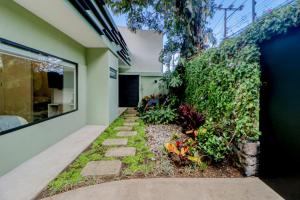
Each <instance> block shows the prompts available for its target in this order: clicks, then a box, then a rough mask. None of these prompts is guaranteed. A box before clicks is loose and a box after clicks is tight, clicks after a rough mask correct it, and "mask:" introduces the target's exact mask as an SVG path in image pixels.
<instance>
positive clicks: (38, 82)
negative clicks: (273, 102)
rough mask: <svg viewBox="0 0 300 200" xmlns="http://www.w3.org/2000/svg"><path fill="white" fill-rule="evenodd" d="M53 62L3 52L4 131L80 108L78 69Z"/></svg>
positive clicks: (0, 100)
mask: <svg viewBox="0 0 300 200" xmlns="http://www.w3.org/2000/svg"><path fill="white" fill-rule="evenodd" d="M51 59H52V58H51ZM51 59H49V58H48V57H47V59H46V60H45V59H44V60H43V59H39V60H33V59H29V58H25V57H20V56H16V55H11V54H8V53H1V52H0V132H2V131H5V130H9V129H12V128H16V127H18V126H21V125H25V124H28V123H34V122H38V121H41V120H45V119H47V118H49V117H53V116H56V115H60V114H63V113H66V112H70V111H72V110H74V109H76V106H75V105H76V102H75V101H76V98H75V97H76V94H75V92H76V88H75V87H76V84H75V83H76V67H75V66H73V65H70V64H69V63H68V64H64V63H63V62H62V61H61V60H58V59H54V58H53V59H52V60H51Z"/></svg>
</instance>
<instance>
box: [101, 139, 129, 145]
mask: <svg viewBox="0 0 300 200" xmlns="http://www.w3.org/2000/svg"><path fill="white" fill-rule="evenodd" d="M127 143H128V140H127V139H106V140H104V141H103V143H102V145H103V146H114V145H115V146H124V145H127Z"/></svg>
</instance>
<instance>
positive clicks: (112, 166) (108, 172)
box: [81, 108, 139, 177]
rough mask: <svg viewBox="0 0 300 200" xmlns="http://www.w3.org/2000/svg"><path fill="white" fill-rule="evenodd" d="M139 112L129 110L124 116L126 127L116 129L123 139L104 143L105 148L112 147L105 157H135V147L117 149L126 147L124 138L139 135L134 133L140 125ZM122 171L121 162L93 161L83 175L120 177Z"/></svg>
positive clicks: (108, 140)
mask: <svg viewBox="0 0 300 200" xmlns="http://www.w3.org/2000/svg"><path fill="white" fill-rule="evenodd" d="M137 115H138V112H137V111H136V110H135V109H134V108H128V109H127V111H126V112H125V114H124V117H125V120H124V125H123V126H119V127H116V128H115V129H114V130H116V131H118V132H117V137H122V138H108V139H106V140H104V141H103V143H102V145H103V146H111V147H112V148H110V149H108V150H107V152H106V153H105V157H115V158H120V157H124V156H134V155H135V153H136V149H135V148H134V147H116V146H126V145H127V143H128V139H127V138H124V137H131V136H135V135H137V132H136V131H133V127H134V126H136V125H138V124H139V123H138V122H137V120H138V119H139V117H137ZM121 169H122V162H121V161H120V160H103V161H91V162H89V163H88V164H87V165H86V166H85V167H84V168H83V170H82V171H81V175H82V176H84V177H93V176H94V177H115V176H119V175H120V173H121Z"/></svg>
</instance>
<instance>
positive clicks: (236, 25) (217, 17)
mask: <svg viewBox="0 0 300 200" xmlns="http://www.w3.org/2000/svg"><path fill="white" fill-rule="evenodd" d="M290 1H292V0H256V2H257V4H256V13H257V16H258V17H259V16H261V15H263V14H264V13H266V12H269V11H270V10H271V9H274V8H276V7H278V6H280V5H282V4H285V3H288V2H290ZM215 3H216V4H217V5H220V4H222V5H223V7H228V6H230V5H233V6H234V7H239V6H241V5H244V8H243V9H242V10H241V11H237V12H235V13H233V14H232V12H231V11H229V12H228V15H227V16H230V15H231V14H232V15H231V16H230V17H229V18H228V20H227V28H228V36H231V35H233V34H234V33H236V32H238V31H239V30H242V29H243V28H244V27H245V26H247V25H248V24H250V23H251V19H252V12H251V10H252V0H215ZM112 16H113V18H114V20H115V22H116V24H117V25H118V26H123V27H124V26H125V27H126V16H125V15H120V16H117V15H114V14H113V13H112ZM208 27H210V28H212V29H213V32H214V35H215V37H216V38H217V41H218V43H219V42H220V41H222V39H223V38H224V11H219V10H217V11H216V12H215V14H214V16H213V18H212V19H209V22H208Z"/></svg>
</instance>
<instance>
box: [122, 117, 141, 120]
mask: <svg viewBox="0 0 300 200" xmlns="http://www.w3.org/2000/svg"><path fill="white" fill-rule="evenodd" d="M138 119H139V117H126V118H125V120H138Z"/></svg>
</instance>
